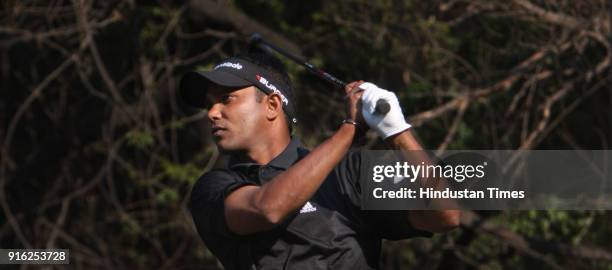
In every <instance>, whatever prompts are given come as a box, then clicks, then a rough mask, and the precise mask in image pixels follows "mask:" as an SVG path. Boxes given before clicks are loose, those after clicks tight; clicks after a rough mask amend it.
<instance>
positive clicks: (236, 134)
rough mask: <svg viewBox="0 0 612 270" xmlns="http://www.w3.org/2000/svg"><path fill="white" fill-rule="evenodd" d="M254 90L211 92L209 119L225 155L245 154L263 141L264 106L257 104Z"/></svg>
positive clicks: (231, 89)
mask: <svg viewBox="0 0 612 270" xmlns="http://www.w3.org/2000/svg"><path fill="white" fill-rule="evenodd" d="M257 91H259V90H258V89H257V88H255V87H254V86H248V87H245V88H240V89H237V88H227V87H221V86H211V87H210V88H209V89H208V98H209V102H210V104H211V105H210V107H209V111H208V119H209V121H210V123H211V126H212V135H213V138H214V140H215V142H216V144H217V146H218V147H219V150H221V151H223V152H232V151H244V150H247V149H248V148H249V147H251V146H252V145H253V144H254V143H257V141H258V140H259V139H260V137H261V135H262V133H263V132H262V129H263V128H265V127H266V117H265V108H266V107H265V102H259V101H258V100H257V95H258V93H257Z"/></svg>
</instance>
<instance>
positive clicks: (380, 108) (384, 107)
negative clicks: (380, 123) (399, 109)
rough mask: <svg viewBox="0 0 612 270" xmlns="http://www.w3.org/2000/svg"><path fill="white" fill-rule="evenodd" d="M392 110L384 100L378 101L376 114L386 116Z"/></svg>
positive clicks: (375, 109)
mask: <svg viewBox="0 0 612 270" xmlns="http://www.w3.org/2000/svg"><path fill="white" fill-rule="evenodd" d="M389 110H391V105H389V102H387V101H386V100H384V99H379V100H378V101H376V107H375V108H374V114H379V115H386V114H387V113H388V112H389Z"/></svg>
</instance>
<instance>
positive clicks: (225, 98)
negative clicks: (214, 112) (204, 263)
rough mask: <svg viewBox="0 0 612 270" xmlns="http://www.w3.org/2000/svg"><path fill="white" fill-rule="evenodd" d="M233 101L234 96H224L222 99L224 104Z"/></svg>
mask: <svg viewBox="0 0 612 270" xmlns="http://www.w3.org/2000/svg"><path fill="white" fill-rule="evenodd" d="M233 99H234V97H233V96H231V95H225V96H222V97H221V102H223V103H228V102H230V101H232V100H233Z"/></svg>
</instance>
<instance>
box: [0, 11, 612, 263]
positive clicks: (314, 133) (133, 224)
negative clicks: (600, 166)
mask: <svg viewBox="0 0 612 270" xmlns="http://www.w3.org/2000/svg"><path fill="white" fill-rule="evenodd" d="M0 6H1V11H0V89H1V90H0V92H1V93H2V96H1V99H0V147H1V149H0V157H1V161H0V205H1V207H2V209H1V210H2V211H1V212H0V248H67V249H70V251H71V259H70V260H71V264H70V265H69V266H60V267H57V268H63V267H67V268H70V269H220V267H221V266H220V264H219V263H218V262H217V261H216V259H215V258H214V256H212V255H211V253H210V252H209V251H208V250H207V249H206V247H205V246H204V244H203V243H202V241H201V240H200V238H199V237H198V235H197V233H196V231H195V229H194V227H193V224H192V220H191V216H190V215H189V213H188V211H187V210H186V203H187V199H188V196H189V192H190V189H191V186H192V185H193V184H194V182H195V180H196V179H197V177H198V176H199V175H200V174H202V172H204V171H206V170H208V169H210V168H212V167H213V166H215V165H216V164H217V163H219V160H220V156H219V153H218V152H217V150H216V147H215V146H214V144H213V143H212V141H211V138H210V136H209V129H208V128H209V127H208V124H207V121H206V118H205V115H206V112H205V111H193V110H189V109H187V108H185V107H184V106H181V103H180V101H179V100H177V97H176V92H177V84H178V81H179V79H180V77H181V75H182V74H183V73H184V72H185V71H188V70H193V69H208V68H211V67H212V64H213V63H214V62H216V61H218V60H220V59H222V58H225V57H228V56H231V55H234V54H235V53H237V52H239V51H240V50H241V49H242V48H244V46H245V41H246V38H247V37H248V36H249V35H250V34H251V33H253V32H259V33H261V34H262V35H263V37H264V38H266V39H267V40H269V41H270V42H273V43H275V44H276V45H278V46H280V47H283V48H285V49H287V50H289V51H292V52H294V53H297V54H300V55H302V56H304V57H305V58H307V59H310V60H311V61H312V62H313V63H314V64H316V65H318V66H320V67H322V68H323V69H325V70H326V71H328V72H330V73H332V74H334V75H336V76H337V77H339V78H341V79H344V80H345V81H352V80H358V79H363V80H367V81H371V82H374V83H377V84H378V85H379V86H381V87H383V88H386V89H389V90H392V91H394V92H396V93H397V95H398V96H399V98H400V100H401V104H402V105H403V110H404V112H405V114H406V115H407V116H409V122H410V123H412V124H413V125H414V126H415V129H414V132H415V133H416V135H417V136H418V137H419V138H420V140H422V142H423V144H424V145H425V146H426V148H428V149H440V150H444V149H610V148H611V146H610V145H611V143H612V132H611V129H612V113H611V107H612V91H611V90H612V85H611V84H610V82H611V79H612V73H611V72H612V71H611V70H610V61H611V58H612V33H611V25H612V21H611V20H612V19H611V16H610V12H611V11H612V7H611V4H610V2H609V1H604V0H584V1H570V0H559V1H556V0H506V1H501V0H500V1H490V0H473V1H468V0H449V1H436V0H435V1H418V0H405V1H389V0H381V1H366V0H354V1H352V0H351V1H322V0H313V1H299V2H298V1H280V0H269V1H263V0H257V1H242V0H240V1H239V0H235V1H212V0H198V1H188V2H183V1H135V0H109V1H91V0H73V1H65V0H48V1H15V0H8V1H2V3H1V4H0ZM283 61H285V63H286V65H287V67H288V69H289V72H290V75H291V78H292V79H293V82H294V84H295V89H296V94H297V95H298V97H299V112H298V119H299V125H298V128H297V132H296V135H297V136H299V137H300V138H302V140H303V142H304V144H306V145H307V146H309V147H313V146H315V145H317V144H318V143H320V142H321V141H322V140H323V139H324V138H326V137H327V136H329V135H330V134H331V133H332V132H333V131H334V130H335V129H336V128H337V126H338V123H340V120H341V119H342V118H343V111H344V110H343V103H342V95H341V93H340V92H339V91H334V89H333V88H331V87H330V85H328V84H327V83H325V82H322V81H320V80H319V79H318V78H316V77H315V76H313V75H311V74H310V73H308V72H307V71H305V70H304V69H303V68H301V67H300V66H298V65H296V64H295V63H292V62H289V61H286V59H283ZM364 143H365V144H368V145H375V144H376V143H377V142H376V141H375V138H372V137H366V142H364ZM551 182H553V179H551ZM611 224H612V215H611V213H610V212H606V211H582V212H577V211H504V212H478V213H473V212H472V213H466V215H465V216H464V220H463V225H462V227H461V228H459V229H457V230H455V231H453V232H452V233H449V234H444V235H437V236H435V237H433V238H431V239H415V240H406V241H397V242H390V241H389V242H386V243H385V244H384V248H383V254H382V259H381V262H380V264H381V268H382V269H476V268H478V269H506V268H509V269H535V268H537V269H612V226H611ZM14 268H19V269H29V268H31V266H30V267H28V266H14ZM32 268H33V267H32Z"/></svg>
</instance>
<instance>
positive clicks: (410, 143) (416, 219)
mask: <svg viewBox="0 0 612 270" xmlns="http://www.w3.org/2000/svg"><path fill="white" fill-rule="evenodd" d="M386 142H387V143H389V144H390V145H391V147H392V148H393V149H396V150H402V151H404V153H405V154H406V155H405V156H406V157H407V158H408V159H411V160H409V161H410V162H411V163H413V164H420V163H421V162H425V164H431V161H430V160H429V158H428V157H427V155H426V153H425V152H422V150H423V147H422V146H421V144H420V143H419V142H418V141H417V139H416V138H415V137H414V136H413V135H412V132H410V129H407V130H405V131H403V132H401V133H399V134H397V135H393V136H391V137H389V138H387V139H386ZM419 182H420V184H421V186H422V187H423V188H436V183H437V181H427V179H419ZM434 203H435V202H434ZM450 203H452V202H450ZM460 215H461V212H460V211H459V210H421V211H418V210H412V211H408V221H409V222H410V224H411V225H412V226H413V227H414V228H416V229H419V230H425V231H430V232H445V231H449V230H451V229H454V228H455V227H457V226H459V223H460V221H459V219H460Z"/></svg>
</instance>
